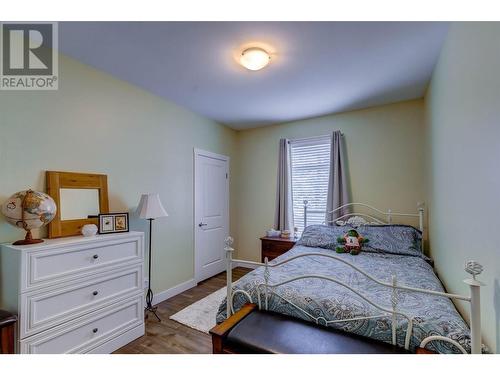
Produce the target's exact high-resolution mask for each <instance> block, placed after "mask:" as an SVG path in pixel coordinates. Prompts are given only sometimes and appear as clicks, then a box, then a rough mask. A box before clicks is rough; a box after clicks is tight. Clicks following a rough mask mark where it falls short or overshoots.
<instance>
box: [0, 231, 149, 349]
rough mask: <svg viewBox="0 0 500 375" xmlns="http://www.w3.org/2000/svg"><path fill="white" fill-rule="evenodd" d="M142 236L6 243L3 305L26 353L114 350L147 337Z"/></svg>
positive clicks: (0, 253)
mask: <svg viewBox="0 0 500 375" xmlns="http://www.w3.org/2000/svg"><path fill="white" fill-rule="evenodd" d="M143 267H144V234H143V233H142V232H129V233H120V234H106V235H100V236H99V235H98V236H95V237H82V236H77V237H68V238H62V239H54V240H45V242H44V243H41V244H37V245H29V246H12V245H10V244H4V245H2V248H1V250H0V308H1V309H4V310H8V311H10V312H13V313H16V314H17V315H18V317H19V324H18V347H17V350H18V352H20V353H111V352H112V351H114V350H116V349H118V348H120V347H122V346H123V345H125V344H127V343H128V342H130V341H132V340H134V339H136V338H138V337H140V336H142V335H144V290H143V282H144V281H143Z"/></svg>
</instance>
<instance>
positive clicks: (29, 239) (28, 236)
mask: <svg viewBox="0 0 500 375" xmlns="http://www.w3.org/2000/svg"><path fill="white" fill-rule="evenodd" d="M42 242H43V240H41V239H39V238H33V236H32V235H31V229H27V230H26V237H24V240H19V241H16V242H14V243H13V244H12V245H16V246H18V245H34V244H37V243H42Z"/></svg>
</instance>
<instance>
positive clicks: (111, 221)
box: [98, 212, 129, 234]
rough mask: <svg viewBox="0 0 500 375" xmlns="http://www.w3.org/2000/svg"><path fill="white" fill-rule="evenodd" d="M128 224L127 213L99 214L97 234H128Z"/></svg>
mask: <svg viewBox="0 0 500 375" xmlns="http://www.w3.org/2000/svg"><path fill="white" fill-rule="evenodd" d="M128 223H129V218H128V212H121V213H112V214H99V225H98V227H99V234H108V233H123V232H128V231H129V225H128Z"/></svg>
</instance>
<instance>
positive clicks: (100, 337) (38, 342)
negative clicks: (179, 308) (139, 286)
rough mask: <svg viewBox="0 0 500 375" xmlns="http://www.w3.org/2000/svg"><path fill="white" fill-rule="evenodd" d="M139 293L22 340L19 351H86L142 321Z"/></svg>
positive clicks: (46, 352)
mask: <svg viewBox="0 0 500 375" xmlns="http://www.w3.org/2000/svg"><path fill="white" fill-rule="evenodd" d="M142 299H143V296H142V294H141V295H138V296H135V297H133V298H131V299H128V300H125V301H121V302H119V303H116V304H114V305H112V306H109V307H106V308H104V309H101V310H98V311H97V312H95V313H93V314H87V315H85V316H84V317H82V318H80V319H75V320H73V321H71V322H69V323H67V324H64V325H62V326H59V327H57V328H53V329H51V330H48V331H45V332H43V333H40V334H38V335H34V336H31V337H29V338H27V339H24V340H21V353H39V354H49V353H85V352H88V351H91V350H92V349H94V348H96V347H98V346H99V345H102V344H103V343H104V342H106V341H108V340H111V339H113V338H115V337H117V336H119V335H121V334H123V333H124V332H126V331H128V330H130V329H131V328H133V327H135V326H140V325H141V324H144V321H143V320H144V311H143V304H142Z"/></svg>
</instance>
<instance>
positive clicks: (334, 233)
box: [297, 225, 347, 250]
mask: <svg viewBox="0 0 500 375" xmlns="http://www.w3.org/2000/svg"><path fill="white" fill-rule="evenodd" d="M346 230H347V229H346V227H345V226H342V227H339V226H329V225H309V226H308V227H306V229H304V232H302V237H300V239H299V240H298V241H297V245H302V246H309V247H322V248H324V249H332V250H335V248H336V247H337V244H338V243H337V238H338V237H342V236H343V235H344V233H345V231H346Z"/></svg>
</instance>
